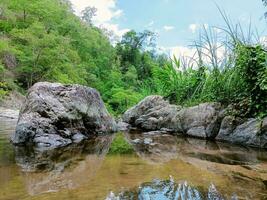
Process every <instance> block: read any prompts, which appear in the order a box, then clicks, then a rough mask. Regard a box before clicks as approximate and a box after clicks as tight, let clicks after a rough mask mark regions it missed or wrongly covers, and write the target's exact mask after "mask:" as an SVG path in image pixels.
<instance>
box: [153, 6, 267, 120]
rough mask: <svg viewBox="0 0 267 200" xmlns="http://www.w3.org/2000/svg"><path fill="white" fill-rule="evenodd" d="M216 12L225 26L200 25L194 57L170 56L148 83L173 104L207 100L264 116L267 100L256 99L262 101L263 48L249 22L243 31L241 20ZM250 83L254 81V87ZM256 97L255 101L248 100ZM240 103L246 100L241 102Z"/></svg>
mask: <svg viewBox="0 0 267 200" xmlns="http://www.w3.org/2000/svg"><path fill="white" fill-rule="evenodd" d="M219 12H220V14H221V16H222V18H223V20H224V21H225V27H220V28H218V27H207V26H203V28H202V30H201V31H200V33H199V38H198V40H196V41H194V42H193V45H191V47H193V48H194V49H195V50H196V52H195V54H194V56H192V57H191V58H189V59H188V58H180V59H177V58H175V57H174V58H173V62H170V63H169V64H167V65H165V66H163V67H161V68H156V69H154V71H153V77H154V78H153V84H154V85H155V86H156V90H157V93H159V94H161V95H163V96H165V97H166V98H168V99H169V100H170V101H171V102H174V103H177V104H183V105H194V104H197V103H200V102H207V101H219V102H222V103H223V104H225V105H227V104H242V105H243V106H247V107H248V109H247V110H253V109H252V107H254V112H251V111H247V112H246V114H252V115H258V114H259V113H260V115H262V116H265V115H266V110H267V107H266V106H267V102H266V101H265V100H261V99H267V95H266V87H267V80H266V79H267V68H266V66H267V65H266V58H267V53H266V51H265V48H264V47H263V46H262V45H260V44H259V41H260V40H259V37H258V34H256V33H257V31H252V28H251V27H252V26H251V23H249V26H248V28H247V29H245V28H243V27H242V25H241V24H240V23H237V24H233V23H232V22H231V20H230V19H229V18H228V16H227V15H226V13H225V12H224V11H223V10H221V9H220V8H219ZM263 62H265V63H263ZM188 63H189V64H188ZM248 63H250V64H249V65H248ZM252 66H254V68H255V70H254V72H255V73H254V77H253V78H251V79H248V78H247V76H252V74H249V71H253V69H252ZM256 69H257V70H258V71H256ZM253 84H254V85H258V86H257V88H256V87H253ZM248 88H251V89H250V91H248ZM253 92H254V93H253ZM257 93H260V94H261V95H256V94H257ZM255 95H256V96H257V98H258V99H255V98H253V96H255ZM265 95H266V96H265ZM244 101H247V102H248V103H246V105H245V104H244V103H240V102H244ZM265 103H266V104H265ZM256 107H257V108H259V109H255V108H256Z"/></svg>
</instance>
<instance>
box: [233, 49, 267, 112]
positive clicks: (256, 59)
mask: <svg viewBox="0 0 267 200" xmlns="http://www.w3.org/2000/svg"><path fill="white" fill-rule="evenodd" d="M236 55H237V59H236V68H237V69H238V73H239V75H240V79H242V80H243V81H244V93H243V94H242V93H241V94H242V96H243V98H247V99H248V102H249V103H248V106H249V107H248V114H250V115H257V114H259V113H260V115H263V116H264V115H266V114H267V52H266V50H264V49H263V47H262V46H260V45H257V46H244V45H237V47H236Z"/></svg>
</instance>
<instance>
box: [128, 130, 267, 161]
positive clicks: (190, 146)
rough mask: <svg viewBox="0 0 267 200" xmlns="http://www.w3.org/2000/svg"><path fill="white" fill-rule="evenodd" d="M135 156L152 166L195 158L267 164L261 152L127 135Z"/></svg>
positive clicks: (149, 134)
mask: <svg viewBox="0 0 267 200" xmlns="http://www.w3.org/2000/svg"><path fill="white" fill-rule="evenodd" d="M126 138H127V139H128V141H129V142H130V143H131V144H132V146H133V147H134V149H135V151H136V152H137V154H138V155H139V156H140V157H141V158H143V159H145V160H147V161H149V162H152V163H165V162H168V161H170V160H172V159H184V158H188V157H189V158H196V159H199V160H206V161H209V162H215V163H220V164H227V165H255V164H257V163H260V162H262V161H267V154H266V151H264V150H255V149H251V148H245V147H242V146H233V145H230V144H225V143H216V142H213V141H206V140H199V139H195V138H184V137H177V136H173V135H170V134H164V133H162V132H155V131H153V132H147V133H142V134H141V133H140V132H138V131H132V132H130V133H128V134H126Z"/></svg>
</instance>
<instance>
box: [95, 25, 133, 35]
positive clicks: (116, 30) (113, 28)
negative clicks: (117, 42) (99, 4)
mask: <svg viewBox="0 0 267 200" xmlns="http://www.w3.org/2000/svg"><path fill="white" fill-rule="evenodd" d="M100 28H105V29H107V30H110V31H112V32H113V33H114V34H115V35H117V36H119V37H122V36H123V35H124V34H125V33H126V32H128V31H130V29H120V28H119V25H118V24H111V23H104V24H101V26H100Z"/></svg>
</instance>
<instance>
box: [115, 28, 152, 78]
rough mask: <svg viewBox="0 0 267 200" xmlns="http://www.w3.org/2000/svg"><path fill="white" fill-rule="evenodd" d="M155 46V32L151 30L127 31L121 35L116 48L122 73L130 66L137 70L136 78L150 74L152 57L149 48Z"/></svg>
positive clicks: (147, 76)
mask: <svg viewBox="0 0 267 200" xmlns="http://www.w3.org/2000/svg"><path fill="white" fill-rule="evenodd" d="M154 46H155V34H154V33H153V32H151V31H144V32H140V33H137V32H135V31H129V32H127V33H126V34H124V35H123V37H122V40H121V42H120V43H118V44H117V46H116V50H117V55H118V59H119V60H120V68H121V71H122V73H123V74H125V73H127V71H128V70H129V68H130V67H131V66H134V67H135V68H136V71H137V75H138V79H139V80H144V79H147V78H149V77H150V76H151V67H152V58H151V53H150V52H149V50H151V49H153V47H154Z"/></svg>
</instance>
